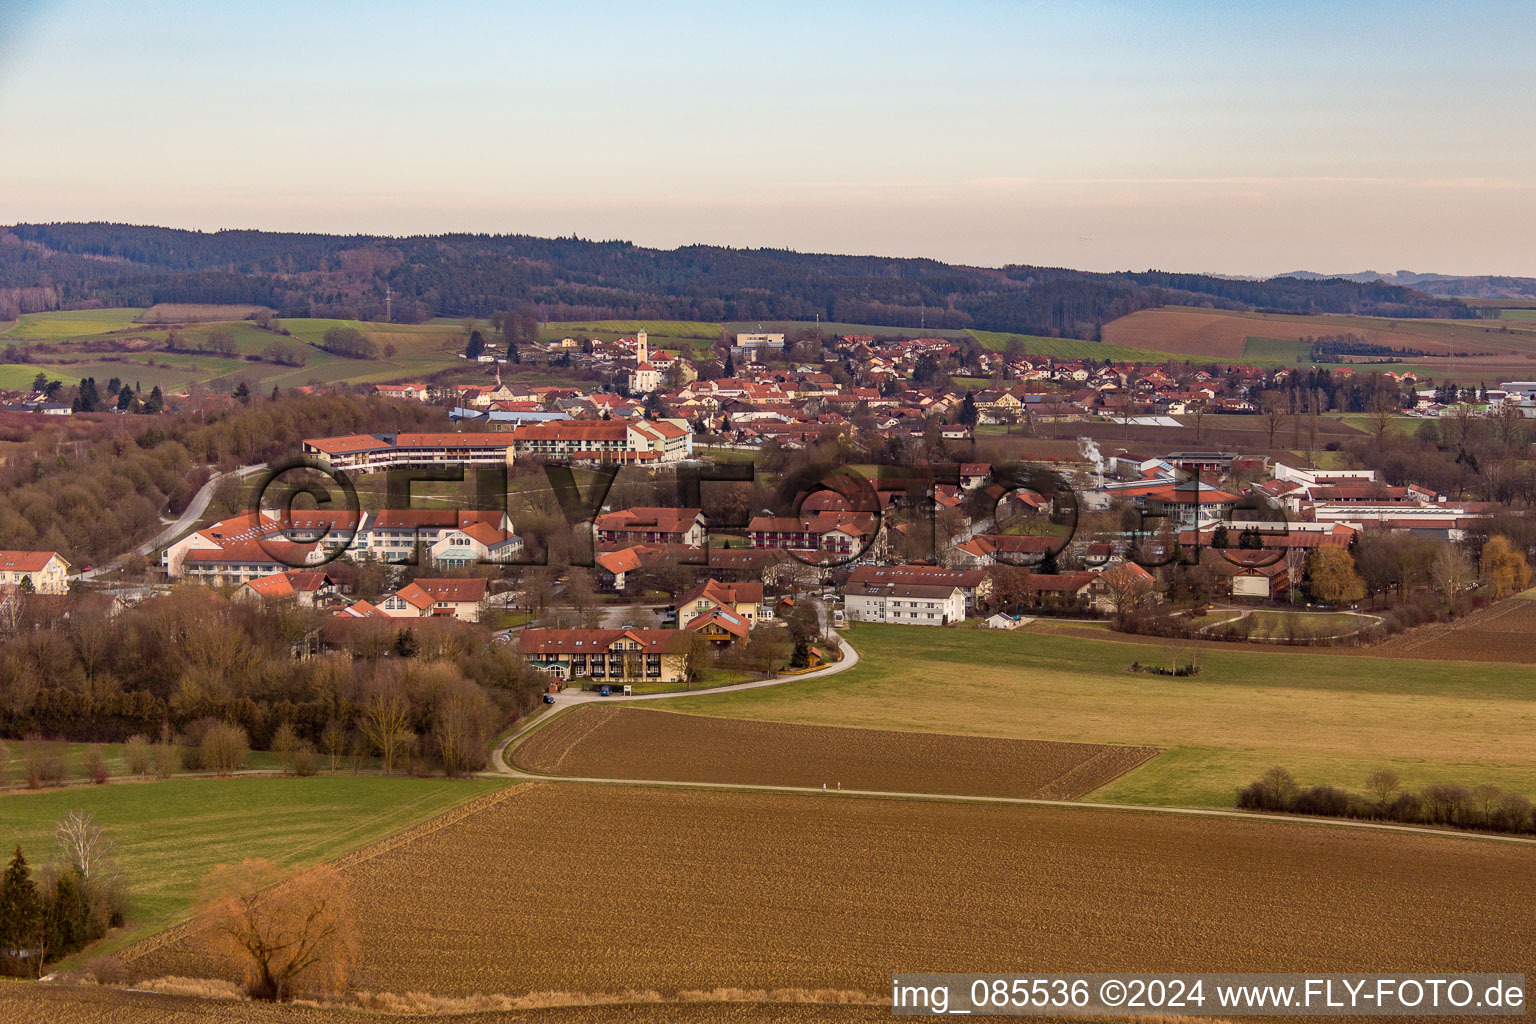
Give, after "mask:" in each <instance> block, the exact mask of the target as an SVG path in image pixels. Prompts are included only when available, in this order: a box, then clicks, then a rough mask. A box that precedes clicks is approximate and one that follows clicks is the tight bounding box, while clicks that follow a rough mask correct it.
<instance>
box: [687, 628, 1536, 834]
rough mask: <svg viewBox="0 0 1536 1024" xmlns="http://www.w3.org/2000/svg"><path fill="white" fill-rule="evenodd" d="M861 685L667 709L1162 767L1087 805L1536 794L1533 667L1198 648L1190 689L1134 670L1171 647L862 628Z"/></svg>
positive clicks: (748, 694) (853, 680)
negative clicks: (1048, 746) (1367, 791)
mask: <svg viewBox="0 0 1536 1024" xmlns="http://www.w3.org/2000/svg"><path fill="white" fill-rule="evenodd" d="M847 635H848V639H849V642H851V643H852V644H853V645H854V647H856V648H857V649H858V650H859V653H860V655H861V660H860V663H859V664H858V665H856V666H854V667H853V668H851V669H849V670H848V671H846V672H842V673H839V674H836V675H831V676H826V677H823V678H818V679H812V680H806V681H805V682H803V683H795V684H793V685H787V686H775V687H767V688H763V689H756V690H745V691H740V692H737V693H730V694H718V695H707V696H697V697H685V698H678V699H676V700H670V701H668V702H666V705H665V710H668V711H687V712H690V713H693V714H701V715H720V716H725V717H737V718H752V719H762V720H767V721H780V722H799V723H809V724H820V725H845V726H853V727H858V728H866V729H900V730H912V731H928V732H942V733H954V734H959V735H973V736H1001V737H1008V738H1014V739H1033V740H1063V741H1070V742H1077V743H1119V744H1129V745H1145V746H1154V747H1159V748H1162V749H1163V750H1164V753H1162V754H1160V755H1158V756H1157V757H1156V758H1154V759H1152V760H1151V761H1149V762H1147V764H1145V765H1144V766H1142V767H1141V768H1138V769H1136V770H1134V771H1131V772H1129V773H1127V774H1125V775H1123V776H1121V777H1120V778H1118V779H1116V780H1114V781H1113V782H1110V783H1109V784H1108V785H1106V786H1104V787H1102V788H1100V789H1097V790H1095V791H1094V792H1093V793H1092V794H1090V796H1089V799H1093V800H1105V801H1111V802H1126V803H1146V804H1161V805H1183V806H1218V807H1220V806H1231V804H1232V802H1233V798H1234V795H1235V791H1236V789H1237V788H1238V787H1239V786H1242V785H1244V784H1246V783H1248V782H1250V781H1252V780H1253V779H1254V778H1256V777H1257V776H1258V775H1259V774H1261V773H1262V772H1263V771H1264V770H1265V769H1266V768H1269V767H1271V766H1273V765H1277V764H1278V765H1284V766H1286V767H1288V768H1289V769H1291V770H1292V771H1293V772H1294V773H1295V774H1296V776H1297V778H1299V779H1300V780H1301V781H1302V782H1304V783H1314V782H1318V783H1321V782H1327V783H1334V784H1339V785H1348V786H1356V787H1358V786H1360V785H1361V784H1362V783H1363V781H1364V779H1365V777H1366V776H1367V775H1368V774H1369V773H1370V772H1372V771H1374V770H1376V769H1378V768H1390V769H1392V770H1393V771H1396V772H1397V773H1398V774H1399V775H1400V776H1401V777H1402V779H1403V782H1404V785H1405V786H1421V785H1424V784H1427V783H1431V782H1438V781H1456V782H1461V783H1464V784H1466V785H1475V784H1477V783H1485V782H1486V783H1491V784H1493V785H1497V786H1500V787H1502V788H1505V789H1509V790H1514V791H1517V792H1521V793H1525V794H1527V795H1529V796H1536V669H1532V668H1531V667H1530V666H1529V665H1510V664H1493V663H1467V662H1450V661H1416V660H1410V659H1392V658H1376V657H1365V656H1352V657H1340V656H1337V655H1332V654H1327V653H1318V652H1321V651H1326V649H1325V648H1316V649H1309V650H1294V651H1293V650H1273V649H1269V648H1263V649H1255V650H1247V649H1243V650H1228V649H1226V648H1227V646H1228V645H1221V647H1220V648H1213V647H1207V648H1204V649H1201V650H1199V651H1198V657H1199V661H1200V665H1201V671H1200V673H1199V674H1198V675H1195V676H1192V677H1184V678H1171V677H1165V676H1157V675H1148V674H1144V673H1138V672H1133V671H1131V665H1132V663H1133V662H1140V663H1142V664H1147V663H1153V664H1167V663H1169V662H1171V661H1173V660H1177V659H1179V658H1184V657H1187V654H1186V653H1185V652H1181V651H1179V650H1177V649H1174V648H1170V647H1167V646H1166V645H1159V644H1148V643H1126V642H1120V641H1117V640H1111V639H1103V640H1099V639H1089V638H1087V637H1082V636H1060V635H1052V634H1047V633H1042V632H1036V631H1034V630H1033V629H1032V628H1025V629H1021V630H1016V631H1013V632H994V631H990V630H953V629H925V628H919V627H903V626H882V625H870V624H860V625H857V626H854V627H852V628H851V629H850V630H849V631H848V634H847Z"/></svg>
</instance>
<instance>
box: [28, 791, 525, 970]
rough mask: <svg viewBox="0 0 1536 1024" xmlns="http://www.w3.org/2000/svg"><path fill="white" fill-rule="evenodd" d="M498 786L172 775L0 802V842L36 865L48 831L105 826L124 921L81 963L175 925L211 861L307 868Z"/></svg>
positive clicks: (45, 854) (46, 850) (48, 847)
mask: <svg viewBox="0 0 1536 1024" xmlns="http://www.w3.org/2000/svg"><path fill="white" fill-rule="evenodd" d="M502 785H505V783H504V782H501V781H499V780H486V779H480V780H471V781H455V780H449V779H407V778H393V779H387V778H380V777H379V776H352V775H335V776H317V777H315V778H309V779H299V778H289V779H282V778H236V779H172V780H169V781H166V782H143V783H138V782H123V783H116V784H113V785H107V786H78V787H71V788H67V789H53V790H42V791H38V792H21V793H13V794H9V795H5V796H0V843H3V847H4V849H5V850H6V851H7V854H6V856H7V859H9V851H11V850H13V849H14V848H15V846H16V845H17V844H20V845H21V847H22V850H23V852H24V853H25V854H26V856H27V860H28V861H29V862H30V863H32V864H33V865H37V864H40V863H43V862H45V861H47V860H48V858H49V856H50V853H51V851H52V847H53V835H52V833H53V825H54V822H56V821H57V820H58V819H59V818H61V817H63V816H64V815H65V814H66V813H68V812H70V811H75V810H82V811H88V812H90V813H92V814H94V815H95V816H96V820H97V821H98V822H99V823H100V824H102V825H103V826H105V827H106V828H107V830H108V832H109V833H110V835H111V838H112V839H113V841H114V843H115V851H114V852H115V856H116V858H117V861H118V863H119V865H120V866H121V867H122V869H123V871H124V873H125V874H126V875H127V879H128V883H129V885H130V887H131V888H132V892H133V902H132V920H131V922H130V923H129V926H128V927H127V928H126V929H124V930H123V932H122V933H121V934H115V935H113V936H109V937H108V938H107V939H106V940H105V944H104V945H100V946H97V947H95V948H93V949H91V950H90V951H88V952H89V955H92V956H94V955H96V954H99V953H102V952H106V951H108V950H109V949H113V948H117V947H119V946H122V945H125V944H127V943H128V942H130V941H132V940H134V939H137V938H139V937H141V936H143V935H147V934H150V933H151V932H155V931H159V930H160V929H161V928H164V927H166V926H167V925H169V924H171V923H173V922H174V921H176V920H178V919H180V918H182V917H184V916H185V915H186V913H187V911H188V909H189V908H190V907H191V906H192V904H193V901H194V900H195V898H196V895H197V887H198V885H199V884H200V883H201V881H202V879H203V877H204V876H206V875H207V873H208V871H209V870H210V869H211V868H213V866H214V865H216V864H222V863H228V862H231V861H239V860H243V859H245V858H248V857H260V858H265V859H268V860H272V861H275V862H277V863H279V864H283V865H305V864H315V863H319V862H320V861H325V860H330V859H331V858H333V857H337V856H340V855H341V854H343V853H345V852H347V851H348V850H352V849H355V848H357V847H359V846H362V845H364V844H366V843H370V842H373V841H374V840H376V839H380V838H383V837H384V836H387V835H390V834H391V833H394V832H398V831H399V830H401V829H403V828H406V827H408V826H410V825H413V824H415V823H417V822H419V821H424V820H425V819H427V818H430V817H433V816H434V815H437V814H440V813H442V812H443V811H446V810H447V809H449V808H450V807H453V806H454V805H455V804H458V803H460V802H462V801H464V800H468V799H470V798H471V797H475V796H479V795H480V794H481V793H485V792H488V791H490V790H492V789H495V788H497V787H499V786H502Z"/></svg>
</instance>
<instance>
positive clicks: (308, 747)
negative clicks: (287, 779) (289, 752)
mask: <svg viewBox="0 0 1536 1024" xmlns="http://www.w3.org/2000/svg"><path fill="white" fill-rule="evenodd" d="M319 773H320V755H319V754H318V753H316V752H315V746H314V744H313V743H310V742H309V741H308V740H305V741H304V742H303V743H300V744H299V746H298V749H296V750H295V751H294V752H293V774H295V775H299V776H302V777H304V778H309V777H310V776H311V775H318V774H319Z"/></svg>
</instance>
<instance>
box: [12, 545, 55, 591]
mask: <svg viewBox="0 0 1536 1024" xmlns="http://www.w3.org/2000/svg"><path fill="white" fill-rule="evenodd" d="M7 584H9V585H11V586H17V587H20V586H23V585H24V584H26V585H30V586H31V588H32V591H33V593H37V594H67V593H69V563H68V562H66V561H64V557H63V556H62V555H60V554H59V553H58V552H57V551H0V586H3V585H7Z"/></svg>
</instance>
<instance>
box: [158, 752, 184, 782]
mask: <svg viewBox="0 0 1536 1024" xmlns="http://www.w3.org/2000/svg"><path fill="white" fill-rule="evenodd" d="M181 755H182V750H181V748H180V747H178V746H177V745H176V744H174V743H156V744H155V778H157V779H168V778H170V777H171V776H172V775H175V774H176V773H177V772H178V771H180V770H181Z"/></svg>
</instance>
